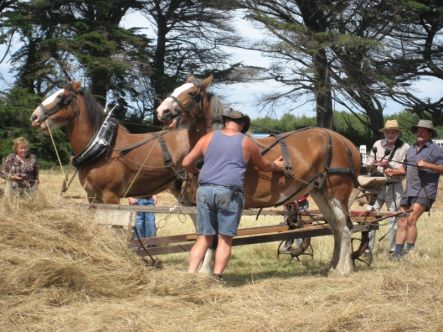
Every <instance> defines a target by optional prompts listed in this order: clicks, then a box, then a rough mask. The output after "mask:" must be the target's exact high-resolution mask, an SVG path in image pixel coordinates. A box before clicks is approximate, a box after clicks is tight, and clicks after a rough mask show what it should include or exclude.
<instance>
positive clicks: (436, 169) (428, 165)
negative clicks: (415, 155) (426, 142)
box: [417, 160, 443, 175]
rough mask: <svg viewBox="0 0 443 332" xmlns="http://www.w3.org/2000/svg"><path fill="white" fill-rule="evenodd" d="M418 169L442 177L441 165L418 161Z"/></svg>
mask: <svg viewBox="0 0 443 332" xmlns="http://www.w3.org/2000/svg"><path fill="white" fill-rule="evenodd" d="M417 165H418V167H421V168H427V169H429V170H431V171H433V172H435V173H438V174H440V175H443V165H438V164H432V163H430V162H427V161H424V160H419V161H418V163H417Z"/></svg>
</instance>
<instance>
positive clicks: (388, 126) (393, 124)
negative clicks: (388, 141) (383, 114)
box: [380, 120, 400, 133]
mask: <svg viewBox="0 0 443 332" xmlns="http://www.w3.org/2000/svg"><path fill="white" fill-rule="evenodd" d="M386 130H397V131H398V132H400V128H399V126H398V122H397V120H388V121H386V123H385V127H384V128H381V129H380V131H381V132H382V133H384V132H385V131H386Z"/></svg>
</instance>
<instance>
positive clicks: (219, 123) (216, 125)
mask: <svg viewBox="0 0 443 332" xmlns="http://www.w3.org/2000/svg"><path fill="white" fill-rule="evenodd" d="M208 97H209V111H210V112H211V114H210V116H211V128H212V130H217V129H221V128H223V118H222V115H223V114H225V109H224V107H223V104H222V102H221V99H220V97H219V96H217V95H215V94H212V93H209V94H208Z"/></svg>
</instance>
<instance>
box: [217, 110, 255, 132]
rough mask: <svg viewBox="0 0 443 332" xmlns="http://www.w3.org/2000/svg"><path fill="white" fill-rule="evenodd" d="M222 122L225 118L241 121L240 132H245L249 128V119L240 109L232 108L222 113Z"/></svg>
mask: <svg viewBox="0 0 443 332" xmlns="http://www.w3.org/2000/svg"><path fill="white" fill-rule="evenodd" d="M222 117H223V123H225V121H226V120H231V121H234V122H241V123H243V129H242V131H241V132H242V133H243V134H244V133H246V132H247V131H248V129H249V126H250V125H251V119H250V118H249V116H247V115H246V114H243V113H242V112H240V111H235V110H233V109H232V108H230V109H229V110H228V113H227V114H225V115H223V116H222Z"/></svg>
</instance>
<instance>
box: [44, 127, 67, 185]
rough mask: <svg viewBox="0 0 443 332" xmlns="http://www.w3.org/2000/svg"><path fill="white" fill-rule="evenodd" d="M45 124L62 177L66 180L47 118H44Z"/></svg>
mask: <svg viewBox="0 0 443 332" xmlns="http://www.w3.org/2000/svg"><path fill="white" fill-rule="evenodd" d="M45 124H46V128H48V132H49V136H50V137H51V141H52V145H53V146H54V150H55V155H56V156H57V160H58V164H59V165H60V169H61V171H62V175H63V178H64V179H65V181H66V180H67V179H66V174H65V171H64V169H63V165H62V161H61V159H60V156H59V154H58V150H57V146H56V145H55V141H54V137H53V136H52V131H51V127H50V126H49V123H48V121H47V120H45Z"/></svg>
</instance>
